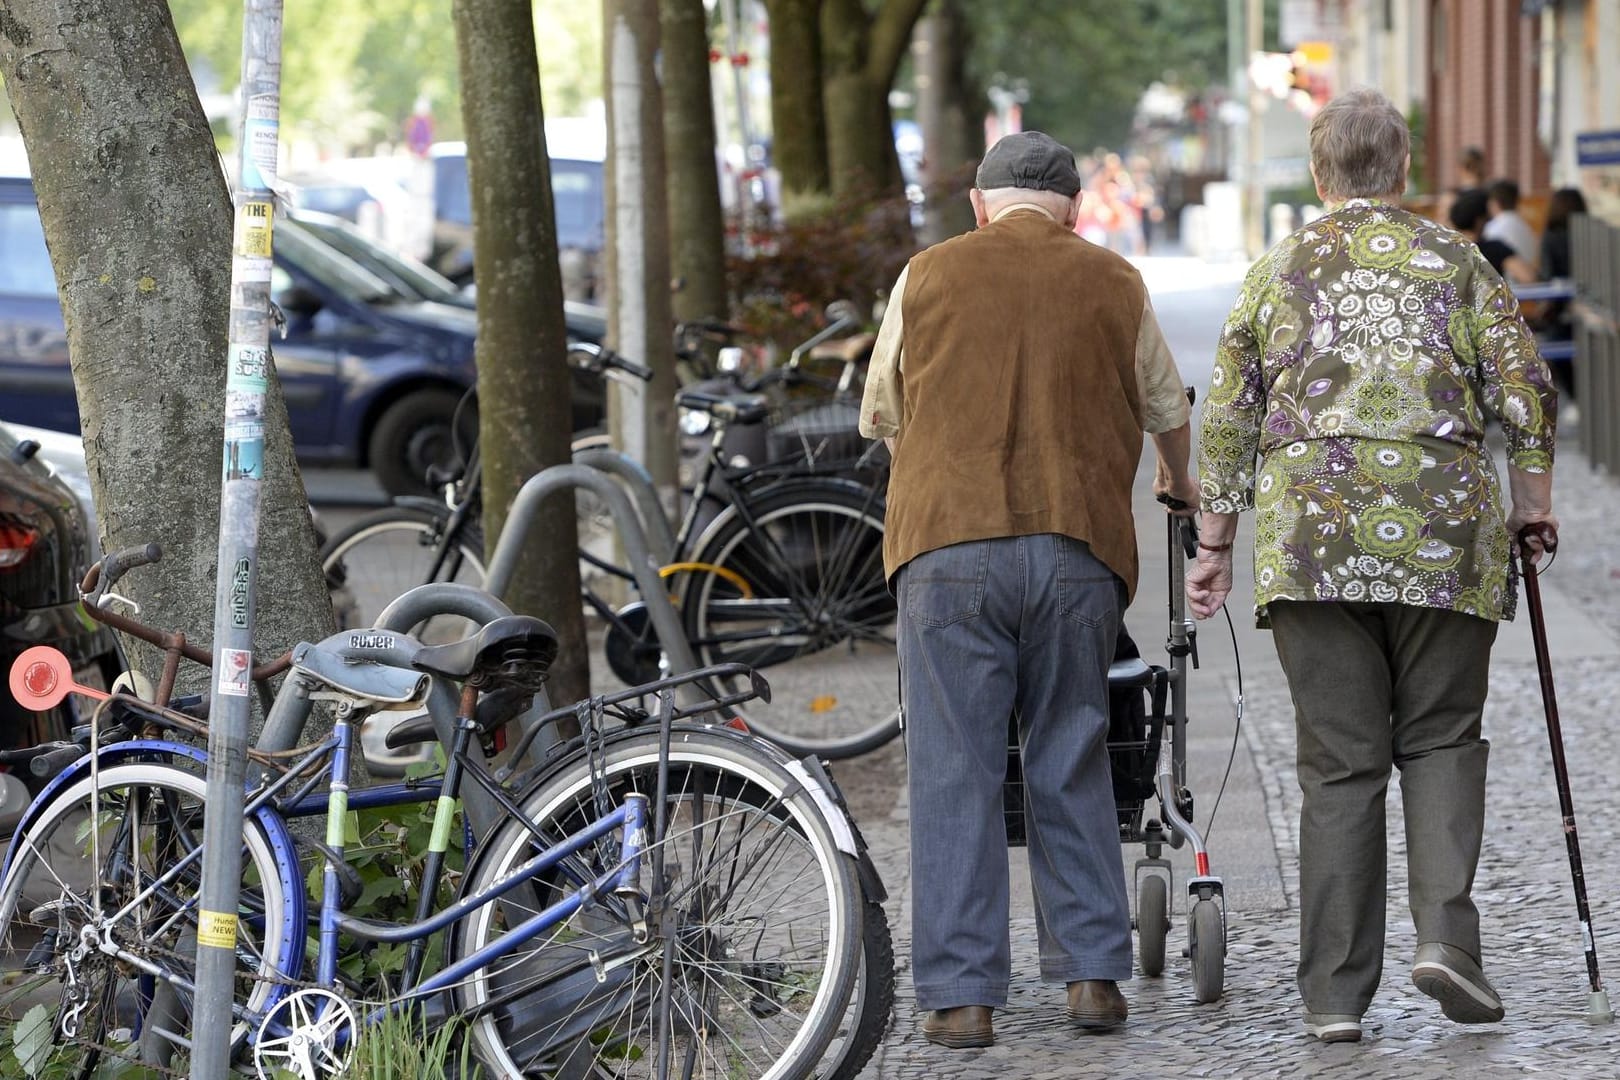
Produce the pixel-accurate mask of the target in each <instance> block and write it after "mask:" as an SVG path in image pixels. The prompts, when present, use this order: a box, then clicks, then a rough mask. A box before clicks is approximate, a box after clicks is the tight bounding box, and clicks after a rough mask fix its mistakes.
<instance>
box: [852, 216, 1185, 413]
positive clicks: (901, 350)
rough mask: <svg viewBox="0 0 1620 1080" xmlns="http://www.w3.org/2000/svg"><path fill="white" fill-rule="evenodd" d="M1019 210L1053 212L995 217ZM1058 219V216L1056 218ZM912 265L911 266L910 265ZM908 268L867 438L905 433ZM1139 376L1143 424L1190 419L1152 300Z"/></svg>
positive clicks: (867, 400)
mask: <svg viewBox="0 0 1620 1080" xmlns="http://www.w3.org/2000/svg"><path fill="white" fill-rule="evenodd" d="M1019 210H1033V211H1035V212H1036V213H1039V214H1043V215H1045V216H1046V217H1049V218H1050V217H1052V215H1051V214H1049V213H1047V211H1046V209H1045V208H1044V207H1040V206H1036V205H1034V204H1032V203H1014V204H1013V205H1011V206H1008V207H1005V208H1003V209H1001V210H1000V211H999V212H998V213H997V214H996V218H997V219H1000V218H1002V217H1005V216H1006V215H1007V214H1010V213H1013V212H1015V211H1019ZM1054 220H1055V219H1054ZM907 269H909V267H908V268H907ZM906 273H907V271H906V270H901V271H900V276H899V277H898V278H896V279H895V283H894V289H893V291H892V292H890V294H889V303H888V307H887V308H886V309H885V311H884V313H883V324H882V325H881V326H880V327H879V328H878V338H877V344H876V345H874V346H873V347H872V360H871V363H870V364H869V365H868V367H867V370H866V392H865V394H864V395H863V397H862V400H861V424H860V428H861V434H862V435H864V436H866V437H867V438H868V439H880V438H893V437H894V436H895V435H897V434H899V432H900V401H901V388H900V387H901V380H902V377H903V374H904V372H903V369H904V365H905V347H904V346H905V316H904V314H903V310H902V305H903V300H904V294H905V289H906ZM1136 380H1137V388H1138V390H1139V394H1140V398H1141V401H1142V429H1143V430H1144V431H1146V432H1148V433H1149V434H1154V433H1157V432H1163V431H1174V430H1175V429H1176V428H1178V427H1181V426H1182V425H1183V424H1185V423H1187V420H1188V417H1189V415H1190V411H1189V408H1188V405H1187V396H1186V390H1185V388H1184V387H1183V386H1182V383H1181V374H1180V372H1179V371H1177V370H1176V361H1175V358H1174V357H1173V356H1172V355H1171V353H1170V346H1169V345H1168V344H1167V343H1166V342H1165V340H1164V333H1163V331H1161V330H1160V329H1159V321H1158V319H1157V318H1155V317H1154V314H1153V305H1152V304H1151V303H1148V302H1144V303H1143V305H1142V324H1141V329H1140V330H1139V331H1138V333H1137V336H1136Z"/></svg>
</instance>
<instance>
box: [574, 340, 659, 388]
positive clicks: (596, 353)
mask: <svg viewBox="0 0 1620 1080" xmlns="http://www.w3.org/2000/svg"><path fill="white" fill-rule="evenodd" d="M576 353H577V354H581V355H583V356H587V357H589V358H590V359H589V360H587V361H586V362H585V363H583V364H577V365H575V366H576V367H579V368H582V369H584V370H585V371H589V372H591V373H593V374H596V375H610V374H612V372H613V371H615V370H617V371H622V372H624V373H625V374H626V375H630V376H633V377H635V378H637V379H640V380H641V381H642V382H652V377H653V371H652V368H649V367H646V366H644V365H642V364H638V363H636V362H635V361H633V360H626V359H625V358H624V357H622V356H620V355H619V354H618V353H616V352H614V351H613V350H612V349H610V348H608V347H607V346H606V345H594V344H592V343H590V342H588V341H581V342H576V343H575V344H574V345H573V346H572V347H571V348H569V350H568V354H569V355H570V356H573V355H575V354H576Z"/></svg>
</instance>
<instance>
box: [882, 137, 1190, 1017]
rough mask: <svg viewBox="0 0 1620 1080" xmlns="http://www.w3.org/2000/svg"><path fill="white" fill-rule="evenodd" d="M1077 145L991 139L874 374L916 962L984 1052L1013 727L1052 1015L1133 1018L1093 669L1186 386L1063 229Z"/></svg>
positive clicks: (1128, 270)
mask: <svg viewBox="0 0 1620 1080" xmlns="http://www.w3.org/2000/svg"><path fill="white" fill-rule="evenodd" d="M1081 198H1082V195H1081V181H1080V175H1079V173H1078V171H1077V169H1076V167H1075V160H1074V154H1073V153H1071V152H1070V151H1069V150H1068V149H1067V148H1066V147H1063V146H1061V145H1059V144H1058V143H1057V142H1055V141H1053V140H1052V139H1051V138H1049V137H1047V136H1045V135H1042V134H1040V133H1038V132H1022V133H1019V134H1015V135H1008V136H1006V137H1005V138H1003V139H1001V140H1000V141H999V142H997V143H996V145H995V146H993V147H991V149H990V151H989V152H988V153H987V154H986V155H985V157H984V160H983V161H982V162H981V163H980V165H979V170H978V175H977V178H976V187H975V189H974V191H973V192H972V200H973V210H974V216H975V218H976V220H977V222H978V226H979V227H978V229H977V230H976V231H974V232H972V233H969V234H967V235H966V236H960V237H956V238H955V239H952V240H947V241H946V242H944V243H942V244H938V245H935V246H934V247H931V248H929V249H928V250H926V251H924V252H922V253H921V254H919V255H917V256H915V257H914V258H913V259H912V260H911V262H910V264H909V265H908V266H907V267H906V269H905V270H904V271H903V272H902V273H901V275H900V279H899V280H898V281H897V282H896V283H895V286H894V291H893V293H892V296H891V299H890V301H889V305H888V308H887V310H886V311H885V313H884V316H883V324H882V327H881V328H880V331H879V334H878V342H877V345H876V347H875V348H874V351H873V356H872V361H871V366H870V369H869V371H868V374H867V382H866V392H865V399H864V402H863V404H862V408H861V431H862V433H863V434H865V435H866V436H867V437H868V438H877V437H886V438H889V439H891V443H890V445H891V447H892V449H893V451H894V465H893V472H892V474H891V478H890V480H889V489H888V509H887V515H886V523H885V535H884V552H883V554H884V568H885V571H886V572H887V574H888V577H889V581H890V586H891V588H892V589H893V590H894V592H895V595H896V596H897V597H898V599H899V608H900V619H899V659H900V681H901V700H902V702H903V708H904V717H905V733H906V752H907V763H908V769H909V774H910V775H909V792H910V818H911V895H912V972H913V982H914V984H915V986H916V991H917V1005H918V1007H919V1009H922V1010H926V1011H927V1012H928V1016H927V1017H926V1020H925V1022H924V1025H923V1035H924V1037H926V1038H927V1039H929V1040H930V1041H932V1042H935V1043H938V1044H940V1045H943V1046H947V1047H954V1048H961V1047H977V1046H988V1045H990V1044H991V1043H992V1042H993V1040H994V1031H993V1028H992V1023H991V1020H992V1010H994V1009H1000V1008H1004V1007H1005V1006H1006V1003H1007V990H1008V983H1009V980H1010V978H1011V966H1012V958H1011V945H1010V941H1009V927H1008V880H1007V834H1006V827H1005V823H1004V820H1003V817H1002V785H1003V783H1004V782H1005V780H1006V774H1007V726H1008V718H1009V717H1010V716H1012V715H1013V713H1014V711H1015V710H1016V712H1017V713H1018V716H1019V742H1020V746H1021V748H1022V754H1023V769H1024V783H1025V788H1026V791H1027V801H1026V813H1027V816H1028V829H1029V862H1030V876H1031V878H1032V880H1033V885H1034V889H1035V896H1036V904H1035V910H1036V929H1037V933H1038V935H1039V938H1040V956H1041V962H1040V963H1041V975H1042V976H1043V977H1044V978H1045V979H1046V980H1048V981H1051V982H1061V983H1064V984H1066V987H1067V994H1068V998H1067V1016H1068V1018H1069V1019H1070V1020H1071V1021H1072V1022H1073V1023H1075V1024H1077V1025H1078V1026H1080V1027H1081V1028H1085V1029H1091V1030H1108V1029H1111V1028H1115V1027H1118V1026H1119V1025H1121V1024H1123V1023H1124V1022H1125V1019H1126V1014H1127V1012H1128V1009H1127V1006H1126V1002H1125V998H1124V995H1122V994H1121V993H1120V991H1119V987H1118V985H1117V984H1118V983H1119V982H1120V981H1122V980H1125V979H1129V978H1130V977H1131V936H1130V932H1131V927H1130V911H1129V908H1128V904H1127V900H1126V891H1125V879H1124V873H1123V870H1122V866H1121V861H1120V855H1119V821H1118V817H1117V815H1116V813H1115V809H1114V796H1113V787H1112V781H1111V778H1110V772H1109V764H1108V753H1107V746H1106V739H1107V734H1108V720H1109V715H1108V666H1109V663H1110V662H1111V661H1112V660H1113V658H1114V646H1115V639H1116V637H1117V635H1118V632H1119V627H1120V621H1121V614H1122V612H1123V611H1124V608H1125V605H1126V603H1127V602H1128V601H1129V598H1130V595H1131V593H1132V592H1133V591H1134V589H1135V586H1136V570H1137V567H1136V526H1135V522H1134V521H1133V520H1132V512H1131V488H1132V484H1133V480H1134V477H1135V474H1136V466H1137V461H1138V459H1139V458H1140V456H1141V452H1142V435H1143V432H1144V431H1146V432H1150V433H1152V435H1153V441H1154V444H1155V446H1156V448H1157V451H1158V455H1159V468H1158V473H1157V479H1156V482H1155V489H1156V490H1158V491H1162V492H1168V493H1169V494H1170V495H1173V496H1175V497H1176V498H1177V499H1180V500H1183V501H1184V502H1187V503H1189V504H1190V503H1191V502H1192V501H1193V500H1195V499H1196V498H1197V489H1196V488H1195V487H1194V486H1193V483H1192V479H1191V477H1190V476H1189V475H1188V471H1187V466H1188V456H1189V448H1190V440H1191V432H1190V429H1189V427H1188V408H1187V400H1186V397H1185V396H1184V394H1183V392H1182V383H1181V377H1180V375H1179V374H1178V372H1177V370H1176V365H1175V361H1174V360H1173V359H1172V357H1171V355H1170V350H1169V348H1168V347H1167V346H1166V344H1165V341H1164V337H1163V335H1162V334H1161V333H1160V331H1159V326H1158V323H1157V322H1156V321H1155V319H1154V316H1153V309H1152V307H1151V306H1150V305H1149V303H1148V296H1147V290H1146V289H1145V288H1144V286H1143V284H1142V279H1141V276H1140V275H1139V274H1138V273H1137V272H1136V270H1135V269H1134V268H1133V267H1132V266H1131V265H1130V264H1129V263H1128V262H1126V261H1125V260H1124V259H1123V258H1121V257H1119V256H1118V255H1114V254H1111V253H1110V252H1107V251H1104V250H1102V249H1101V248H1099V247H1097V246H1095V245H1093V244H1090V243H1087V242H1086V241H1084V240H1082V239H1080V237H1078V236H1076V235H1075V234H1074V231H1073V229H1074V225H1075V220H1076V217H1077V215H1078V213H1079V209H1080V202H1081Z"/></svg>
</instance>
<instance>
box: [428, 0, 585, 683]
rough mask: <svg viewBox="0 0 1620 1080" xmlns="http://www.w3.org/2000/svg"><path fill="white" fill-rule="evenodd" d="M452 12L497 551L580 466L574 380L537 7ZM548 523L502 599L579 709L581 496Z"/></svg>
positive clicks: (518, 0) (508, 2)
mask: <svg viewBox="0 0 1620 1080" xmlns="http://www.w3.org/2000/svg"><path fill="white" fill-rule="evenodd" d="M451 10H452V13H453V16H454V18H455V25H456V53H457V56H458V58H459V60H460V65H461V85H462V93H461V116H462V123H463V124H464V125H465V127H466V131H467V169H468V174H469V182H470V185H471V190H472V200H473V252H474V255H473V258H474V273H475V276H476V277H477V280H478V355H477V361H478V438H479V447H480V454H481V457H482V461H483V470H484V478H483V483H484V535H485V536H486V537H487V538H488V540H489V542H490V544H491V546H493V543H494V541H495V539H496V538H497V537H499V536H500V534H501V529H502V526H503V525H504V524H505V522H506V515H507V511H508V509H509V508H510V507H511V505H512V500H513V499H514V498H516V496H517V492H518V489H519V488H521V487H522V486H523V484H524V482H525V481H526V480H528V479H529V478H530V477H531V476H533V475H534V474H535V473H537V472H540V471H541V470H542V469H545V468H547V467H548V466H551V465H561V464H566V463H567V462H568V461H569V458H570V450H569V443H570V441H571V424H570V414H571V405H570V402H571V398H572V390H571V387H572V378H571V376H570V374H569V367H568V359H567V358H568V338H567V330H566V328H565V325H564V322H563V288H562V275H561V272H560V271H559V270H558V267H557V225H556V214H555V211H554V209H553V203H552V193H551V170H550V168H549V165H548V158H547V156H546V146H545V122H544V113H543V110H542V106H541V101H540V72H539V68H538V66H537V61H536V54H535V42H534V22H533V14H532V12H531V10H530V6H529V3H528V0H455V2H454V3H453V5H452V9H451ZM540 520H542V521H544V522H546V528H545V529H544V530H543V531H541V532H539V533H538V534H537V535H532V536H528V537H525V538H524V544H523V561H522V563H521V565H520V567H519V569H518V573H517V575H516V577H515V578H514V579H513V582H512V585H511V587H510V588H509V589H508V590H507V594H506V596H505V597H504V598H503V599H504V600H505V601H506V603H507V604H508V605H509V606H510V607H511V608H512V609H513V610H514V611H518V612H522V613H524V614H529V615H535V616H537V617H539V618H542V619H545V620H546V621H547V622H548V623H550V624H551V625H552V627H553V628H554V629H555V630H556V631H557V635H558V637H559V639H560V641H561V650H560V652H559V654H558V657H557V662H556V663H555V664H554V665H553V666H552V678H551V695H552V697H553V699H554V700H556V701H558V702H569V701H578V700H580V699H582V698H584V697H586V696H588V695H589V694H590V666H589V664H590V661H589V656H588V653H587V647H586V642H585V623H584V619H583V617H582V615H581V608H580V603H579V562H578V559H579V555H578V550H579V538H578V531H577V529H576V527H575V517H574V499H573V496H572V494H571V493H568V492H563V493H560V494H557V495H553V496H552V497H551V499H550V500H548V502H547V504H546V509H545V510H544V511H543V512H542V516H541V518H540Z"/></svg>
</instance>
